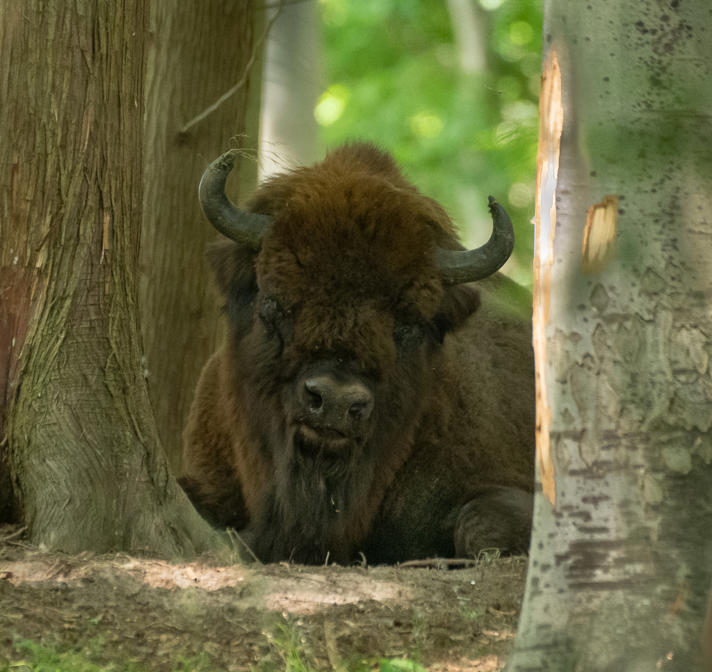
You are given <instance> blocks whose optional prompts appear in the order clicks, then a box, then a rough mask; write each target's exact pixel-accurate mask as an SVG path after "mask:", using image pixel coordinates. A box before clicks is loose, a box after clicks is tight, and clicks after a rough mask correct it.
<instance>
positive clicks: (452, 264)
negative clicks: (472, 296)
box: [435, 196, 514, 285]
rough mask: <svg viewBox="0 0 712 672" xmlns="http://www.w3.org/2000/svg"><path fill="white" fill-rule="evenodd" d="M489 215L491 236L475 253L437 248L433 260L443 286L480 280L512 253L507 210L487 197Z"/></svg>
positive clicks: (510, 221) (499, 265)
mask: <svg viewBox="0 0 712 672" xmlns="http://www.w3.org/2000/svg"><path fill="white" fill-rule="evenodd" d="M489 209H490V213H491V214H492V225H493V227H492V235H491V236H490V239H489V240H488V241H487V242H486V243H485V244H484V245H482V246H481V247H478V248H476V249H474V250H445V249H443V248H441V247H439V248H437V251H436V256H435V260H436V263H437V265H438V268H439V269H440V277H441V278H442V281H443V283H444V284H446V285H459V284H461V283H463V282H474V281H475V280H482V279H483V278H486V277H487V276H489V275H492V274H493V273H494V272H496V271H497V270H499V269H500V268H501V267H502V265H503V264H504V262H505V261H507V259H509V255H510V254H512V250H513V249H514V229H513V228H512V220H510V219H509V215H508V214H507V212H506V210H505V209H504V208H503V207H502V206H501V205H500V204H499V203H497V201H495V200H494V198H493V197H492V196H490V197H489Z"/></svg>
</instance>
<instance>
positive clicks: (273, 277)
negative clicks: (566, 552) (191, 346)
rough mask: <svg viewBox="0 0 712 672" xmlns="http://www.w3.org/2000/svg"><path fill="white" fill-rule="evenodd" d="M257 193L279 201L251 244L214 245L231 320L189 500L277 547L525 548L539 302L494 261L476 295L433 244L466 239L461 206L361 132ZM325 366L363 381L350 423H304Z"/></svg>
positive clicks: (353, 552)
mask: <svg viewBox="0 0 712 672" xmlns="http://www.w3.org/2000/svg"><path fill="white" fill-rule="evenodd" d="M249 209H250V210H251V211H253V212H258V213H262V214H266V215H271V216H272V217H273V225H272V228H271V230H270V232H269V233H268V234H267V235H266V236H265V238H264V239H263V242H262V246H261V249H260V251H259V252H258V253H254V252H253V251H251V250H249V249H246V248H244V247H240V246H238V245H237V244H236V243H234V242H232V241H224V242H220V243H218V244H216V245H215V246H214V247H213V248H212V249H211V250H210V252H209V258H210V260H211V262H212V264H213V266H214V268H215V271H216V275H217V279H218V282H219V284H220V287H221V289H222V291H223V292H224V294H225V297H226V312H227V316H228V321H229V326H230V336H229V339H228V342H227V343H226V344H225V346H224V347H223V348H222V349H221V350H220V351H218V352H217V353H216V354H215V355H214V356H213V357H212V358H211V359H210V361H209V362H208V363H207V365H206V367H205V369H204V371H203V374H202V376H201V379H200V382H199V383H198V387H197V391H196V395H195V400H194V402H193V408H192V410H191V413H190V417H189V419H188V425H187V428H186V433H185V447H184V455H183V457H184V472H185V476H184V478H183V479H182V484H183V486H184V487H185V489H186V491H187V492H188V494H189V495H190V497H191V499H192V501H193V502H194V503H195V505H196V507H197V508H198V510H199V511H201V513H203V515H205V516H206V517H207V518H208V519H210V520H211V521H212V522H214V523H215V524H216V525H220V526H232V527H234V528H236V529H238V530H242V531H243V532H244V533H245V535H246V537H247V538H248V539H249V541H250V543H251V544H252V546H253V549H254V550H255V552H256V553H257V555H258V556H259V557H260V558H261V559H263V560H267V561H271V560H282V559H290V558H291V559H294V560H296V561H300V562H313V563H318V562H323V561H324V559H325V557H326V556H327V554H329V557H330V558H331V559H332V560H335V561H338V562H348V561H351V560H352V559H353V558H354V557H355V556H357V555H358V553H359V552H363V553H365V554H366V557H367V558H368V560H369V561H370V562H394V561H401V560H406V559H411V558H418V557H426V556H431V555H453V554H455V553H457V554H461V553H468V554H476V553H477V552H479V550H481V549H482V548H484V547H490V546H497V547H500V548H502V549H503V550H505V551H515V552H521V551H524V550H526V548H527V545H528V537H529V525H530V523H529V520H530V516H531V495H530V491H531V488H532V483H533V466H532V465H533V453H534V448H533V436H534V418H533V409H534V397H533V364H532V356H531V346H530V336H529V332H530V328H529V324H528V320H527V319H526V318H525V319H522V318H520V317H518V316H516V315H514V314H512V312H511V305H510V306H508V304H512V298H513V294H512V293H514V294H517V293H518V292H519V291H520V290H519V289H518V288H517V287H516V286H515V285H513V283H510V282H509V281H507V280H506V279H504V278H503V277H501V276H494V277H492V278H489V279H487V280H485V281H483V282H481V283H479V287H480V288H481V289H482V290H483V292H482V293H483V296H484V306H483V308H482V309H481V310H479V311H477V312H475V311H476V310H477V308H478V306H479V303H480V296H479V293H478V291H477V290H476V289H474V288H473V287H471V286H467V285H462V286H455V287H446V286H444V285H443V284H442V283H441V281H440V277H439V274H438V271H437V268H436V266H435V263H434V255H433V252H434V246H435V245H439V246H440V247H448V248H451V249H458V248H459V247H460V246H459V244H458V242H457V240H456V238H455V235H454V231H453V228H452V225H451V223H450V220H449V219H448V217H447V215H446V214H445V212H444V211H443V210H442V208H441V207H440V206H439V205H438V204H437V203H435V202H434V201H433V200H431V199H429V198H427V197H425V196H423V195H421V194H420V193H419V192H418V191H417V190H416V189H415V187H413V186H412V185H411V184H410V183H408V182H407V181H406V180H405V179H404V178H403V177H402V175H401V173H400V171H399V170H398V168H397V167H396V166H395V164H394V162H393V160H392V159H391V157H390V156H389V155H388V154H385V153H383V152H381V151H379V150H377V149H376V148H374V147H372V146H370V145H364V144H357V145H349V146H346V147H343V148H341V149H339V150H336V151H334V152H332V153H331V154H329V155H328V156H327V158H326V159H325V160H324V161H323V162H322V163H320V164H317V165H315V166H313V167H309V168H301V169H298V170H295V171H293V172H291V173H287V174H284V175H280V176H277V177H275V178H273V179H271V180H269V181H268V182H267V183H265V184H264V185H263V186H262V187H261V188H260V189H259V190H258V192H257V194H256V195H255V197H254V198H253V200H252V202H251V203H250V205H249ZM502 291H504V293H505V294H506V293H507V292H509V293H510V296H508V297H505V300H501V299H499V298H496V297H497V296H498V295H499V294H502ZM490 297H491V298H490ZM320 375H325V376H329V377H330V379H334V380H340V381H341V380H346V381H350V382H349V384H351V383H353V384H354V385H356V386H357V387H358V389H359V390H361V389H363V390H367V391H368V394H370V395H371V396H372V399H373V411H372V413H370V415H369V416H368V417H361V416H360V415H359V414H358V413H355V414H354V418H355V419H353V420H352V421H353V425H352V428H351V429H349V430H343V431H342V430H340V431H339V432H336V431H333V430H332V429H330V428H329V427H324V426H321V425H319V424H318V423H317V424H313V423H312V422H311V421H310V420H309V417H308V412H307V411H308V409H307V410H305V403H306V404H307V405H308V400H307V402H305V401H304V399H303V397H304V395H305V392H304V386H305V381H309V380H313V379H314V378H315V377H318V376H320ZM307 387H308V385H307ZM350 421H351V420H350ZM350 427H351V426H350Z"/></svg>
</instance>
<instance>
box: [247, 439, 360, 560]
mask: <svg viewBox="0 0 712 672" xmlns="http://www.w3.org/2000/svg"><path fill="white" fill-rule="evenodd" d="M275 467H276V469H275V489H274V491H273V492H272V493H271V494H270V496H269V501H268V502H265V506H264V508H263V513H264V516H263V520H262V521H260V522H259V523H258V526H257V528H258V529H256V530H255V536H256V543H255V546H256V548H255V552H256V554H257V556H258V557H259V558H260V559H261V560H263V561H266V562H274V561H279V560H290V561H293V562H299V563H304V564H322V563H324V562H326V561H327V560H328V561H330V562H339V563H348V562H349V561H350V560H352V559H353V556H354V554H355V553H356V551H357V550H358V548H355V547H354V544H355V543H357V542H358V541H361V540H358V539H355V538H354V534H355V532H354V530H353V529H349V527H351V528H353V522H351V524H350V525H349V521H353V520H354V514H357V512H358V510H359V507H360V506H361V507H362V505H363V503H364V502H365V498H366V496H367V494H368V491H369V488H370V485H371V481H372V478H373V460H369V459H367V457H366V453H365V451H364V446H363V445H359V444H358V443H357V442H352V441H349V440H347V439H344V438H333V439H326V440H322V439H321V438H320V437H318V436H317V435H316V434H315V433H314V432H310V431H309V430H308V429H307V430H303V429H299V430H297V431H295V432H294V433H293V434H292V436H291V438H290V439H289V441H288V446H286V447H283V448H282V452H281V454H279V455H275Z"/></svg>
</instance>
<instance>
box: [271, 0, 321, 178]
mask: <svg viewBox="0 0 712 672" xmlns="http://www.w3.org/2000/svg"><path fill="white" fill-rule="evenodd" d="M270 24H272V25H271V28H270V30H269V35H268V37H267V44H266V46H265V62H264V75H263V78H262V101H261V102H262V105H261V113H260V162H259V179H260V180H263V179H265V178H267V177H269V176H270V175H273V174H274V173H280V172H283V171H285V170H288V169H290V168H294V167H295V166H300V165H308V164H310V163H312V162H314V161H315V160H316V159H317V158H318V157H319V138H318V136H319V129H318V127H317V123H316V119H315V118H314V106H315V105H316V101H317V98H318V96H319V93H320V91H321V86H322V75H321V58H322V54H321V33H320V26H319V7H318V3H317V2H291V3H290V2H287V1H284V0H283V2H280V3H279V6H278V7H277V8H275V9H273V10H272V13H271V14H270V16H269V18H268V25H270Z"/></svg>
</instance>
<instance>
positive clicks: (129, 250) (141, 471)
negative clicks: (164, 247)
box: [0, 0, 215, 555]
mask: <svg viewBox="0 0 712 672" xmlns="http://www.w3.org/2000/svg"><path fill="white" fill-rule="evenodd" d="M0 17H1V18H0V63H2V78H1V79H0V97H1V98H2V101H3V102H2V108H1V110H2V112H1V113H0V137H2V138H3V141H2V143H0V165H1V166H2V170H1V171H0V214H1V216H2V220H1V226H0V294H1V295H2V303H1V305H2V311H1V312H2V317H1V318H0V343H1V344H2V345H1V346H0V347H1V352H2V355H1V356H0V361H1V362H2V364H0V380H1V381H2V382H0V390H1V391H2V395H3V396H2V397H1V398H0V416H1V417H2V426H1V427H0V430H1V436H2V445H3V446H4V450H5V451H6V456H7V461H8V464H9V466H10V471H11V474H12V479H13V494H14V500H15V501H16V502H17V503H18V504H19V509H20V515H21V517H22V521H23V522H24V523H25V524H26V525H27V526H28V530H29V535H30V538H31V540H32V541H33V542H34V543H44V544H46V545H47V546H48V547H51V548H59V549H63V550H65V551H68V552H76V551H80V550H86V549H89V550H93V551H108V550H112V549H124V550H129V551H137V550H150V551H154V552H157V553H161V554H163V555H172V554H176V553H184V552H192V551H195V550H200V549H202V548H205V547H207V546H210V545H211V544H212V543H213V542H214V539H215V536H214V533H213V532H212V530H210V528H208V526H207V525H206V524H205V523H204V521H202V519H200V518H199V517H198V515H197V513H195V511H194V510H193V508H192V507H191V506H190V504H189V502H188V500H187V498H186V497H185V495H184V494H183V492H182V491H181V490H180V488H179V487H178V486H177V484H176V482H175V480H174V479H173V478H172V477H171V476H170V473H169V471H168V468H167V464H166V461H165V459H164V456H163V453H162V451H161V449H160V445H159V442H158V437H157V433H156V427H155V423H154V420H153V416H152V413H151V407H150V403H149V400H148V394H147V390H146V385H145V382H144V378H143V376H142V374H141V366H140V356H141V347H140V338H139V326H138V319H137V318H138V313H137V308H136V295H137V260H138V245H139V231H140V226H141V190H142V170H141V168H142V128H143V103H142V100H143V81H144V78H143V72H144V54H145V46H144V45H145V40H146V34H147V31H146V28H147V18H148V17H147V3H146V2H145V1H144V0H131V1H128V2H124V3H119V4H115V3H110V2H98V1H97V0H93V1H92V2H87V3H80V4H64V3H54V2H45V1H43V0H28V1H27V2H23V3H13V2H10V1H9V0H8V1H5V2H3V3H2V12H1V13H0ZM5 485H7V483H6V484H5ZM3 494H4V495H5V496H7V494H8V493H7V490H5V492H4V493H3Z"/></svg>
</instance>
